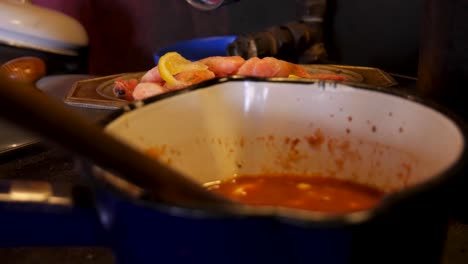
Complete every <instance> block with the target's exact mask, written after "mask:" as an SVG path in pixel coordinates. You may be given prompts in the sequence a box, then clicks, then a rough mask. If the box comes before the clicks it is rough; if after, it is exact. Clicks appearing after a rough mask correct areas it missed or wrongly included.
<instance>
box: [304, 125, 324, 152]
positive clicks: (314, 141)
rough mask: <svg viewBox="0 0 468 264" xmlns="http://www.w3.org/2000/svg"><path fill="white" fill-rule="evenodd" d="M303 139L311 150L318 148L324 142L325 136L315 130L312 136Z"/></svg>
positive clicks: (318, 130)
mask: <svg viewBox="0 0 468 264" xmlns="http://www.w3.org/2000/svg"><path fill="white" fill-rule="evenodd" d="M304 138H305V140H306V141H307V143H308V144H309V146H310V147H311V148H319V147H320V146H322V144H323V143H324V142H325V136H324V135H323V132H322V131H321V130H320V129H317V130H315V132H314V134H312V135H310V136H307V137H304Z"/></svg>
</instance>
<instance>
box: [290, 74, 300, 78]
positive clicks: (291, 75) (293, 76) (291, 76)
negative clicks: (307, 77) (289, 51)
mask: <svg viewBox="0 0 468 264" xmlns="http://www.w3.org/2000/svg"><path fill="white" fill-rule="evenodd" d="M288 78H291V79H302V78H301V77H299V76H297V75H294V74H289V75H288Z"/></svg>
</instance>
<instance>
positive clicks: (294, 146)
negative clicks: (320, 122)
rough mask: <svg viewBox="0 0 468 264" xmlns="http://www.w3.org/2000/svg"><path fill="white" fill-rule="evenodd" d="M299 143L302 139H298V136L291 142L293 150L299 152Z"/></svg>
mask: <svg viewBox="0 0 468 264" xmlns="http://www.w3.org/2000/svg"><path fill="white" fill-rule="evenodd" d="M299 143H301V140H300V139H298V138H295V139H293V140H292V142H291V150H294V151H296V152H297V150H296V147H297V144H299Z"/></svg>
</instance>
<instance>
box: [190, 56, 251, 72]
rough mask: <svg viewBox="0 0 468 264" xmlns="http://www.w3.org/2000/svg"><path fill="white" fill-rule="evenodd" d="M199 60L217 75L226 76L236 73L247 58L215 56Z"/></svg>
mask: <svg viewBox="0 0 468 264" xmlns="http://www.w3.org/2000/svg"><path fill="white" fill-rule="evenodd" d="M199 62H201V63H203V64H205V65H206V66H208V69H209V70H210V71H212V72H213V73H214V74H215V76H216V77H224V76H228V75H233V74H235V73H236V72H237V70H238V69H239V67H241V66H242V64H244V62H245V60H244V58H242V57H241V56H228V57H223V56H213V57H208V58H204V59H201V60H199Z"/></svg>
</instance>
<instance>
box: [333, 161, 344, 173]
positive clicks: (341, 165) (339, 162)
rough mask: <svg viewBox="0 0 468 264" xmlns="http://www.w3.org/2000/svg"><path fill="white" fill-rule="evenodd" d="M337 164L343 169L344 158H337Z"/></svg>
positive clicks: (339, 168)
mask: <svg viewBox="0 0 468 264" xmlns="http://www.w3.org/2000/svg"><path fill="white" fill-rule="evenodd" d="M335 164H336V167H337V168H338V170H343V166H344V161H343V160H342V159H336V160H335Z"/></svg>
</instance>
